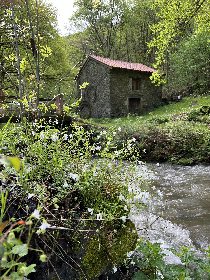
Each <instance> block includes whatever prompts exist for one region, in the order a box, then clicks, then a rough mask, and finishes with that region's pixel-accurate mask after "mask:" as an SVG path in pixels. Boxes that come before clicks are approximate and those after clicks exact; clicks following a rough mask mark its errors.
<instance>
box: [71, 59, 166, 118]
mask: <svg viewBox="0 0 210 280" xmlns="http://www.w3.org/2000/svg"><path fill="white" fill-rule="evenodd" d="M154 71H155V70H154V69H152V68H150V67H148V66H145V65H143V64H140V63H130V62H124V61H119V60H111V59H109V58H104V57H100V56H95V55H91V56H89V57H88V58H87V59H86V61H85V62H84V64H83V66H82V67H81V69H80V71H79V73H78V75H77V77H76V80H77V87H78V95H79V96H82V101H81V105H80V115H81V117H85V118H88V117H92V118H101V117H103V118H109V117H119V116H126V115H128V114H129V113H130V114H137V115H140V114H143V113H145V112H146V111H149V110H151V109H152V108H154V107H157V106H158V105H160V104H161V97H162V94H161V88H160V87H156V86H155V85H154V84H152V83H151V81H150V78H149V77H150V75H151V74H152V73H153V72H154ZM84 82H87V83H89V84H88V86H87V87H86V88H84V89H80V87H79V86H80V85H82V84H83V83H84Z"/></svg>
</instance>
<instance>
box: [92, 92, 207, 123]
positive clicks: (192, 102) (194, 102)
mask: <svg viewBox="0 0 210 280" xmlns="http://www.w3.org/2000/svg"><path fill="white" fill-rule="evenodd" d="M204 105H210V96H208V95H206V96H197V97H185V98H183V99H182V100H181V101H179V102H173V103H170V104H168V105H163V106H160V107H158V108H156V109H154V110H153V111H151V112H149V113H146V114H145V115H142V116H127V117H121V118H113V119H109V118H104V119H102V118H101V119H91V120H90V122H91V123H92V124H97V125H99V124H100V125H101V126H104V127H108V128H110V127H113V128H117V127H123V126H130V125H132V126H133V127H138V126H141V125H142V124H143V123H144V122H147V121H151V120H152V119H154V118H171V117H173V116H174V115H179V114H182V113H185V112H186V113H189V112H190V111H191V110H192V109H196V108H198V107H200V106H204Z"/></svg>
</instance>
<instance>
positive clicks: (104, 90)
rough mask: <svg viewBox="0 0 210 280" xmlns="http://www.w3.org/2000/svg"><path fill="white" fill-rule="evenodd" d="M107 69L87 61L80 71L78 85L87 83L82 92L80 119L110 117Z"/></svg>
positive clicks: (97, 63) (95, 62) (91, 60)
mask: <svg viewBox="0 0 210 280" xmlns="http://www.w3.org/2000/svg"><path fill="white" fill-rule="evenodd" d="M109 71H110V69H109V67H107V66H106V65H104V64H102V63H99V62H97V61H95V60H94V59H88V60H87V61H86V63H85V64H84V66H83V68H82V69H81V71H80V74H79V76H78V79H77V85H78V92H80V94H81V90H79V85H82V84H83V83H84V82H88V83H89V85H88V86H87V88H86V89H83V90H82V102H81V106H80V115H81V117H85V118H87V117H93V118H101V117H110V113H111V108H110V75H109Z"/></svg>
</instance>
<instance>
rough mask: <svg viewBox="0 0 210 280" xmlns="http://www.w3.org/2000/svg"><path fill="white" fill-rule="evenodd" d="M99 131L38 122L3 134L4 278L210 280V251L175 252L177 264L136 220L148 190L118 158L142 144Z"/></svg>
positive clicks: (0, 269)
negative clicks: (120, 144)
mask: <svg viewBox="0 0 210 280" xmlns="http://www.w3.org/2000/svg"><path fill="white" fill-rule="evenodd" d="M118 132H119V133H120V132H121V131H120V129H118ZM94 133H95V131H94V130H92V129H89V130H88V129H84V126H81V125H79V124H78V123H72V126H71V129H70V130H69V129H67V130H64V129H62V130H58V129H57V128H53V127H52V125H51V126H48V125H46V126H43V123H38V122H36V123H24V122H23V123H20V125H15V124H9V123H8V124H6V125H5V126H4V127H3V128H2V129H1V130H0V143H1V145H0V149H1V165H0V168H1V171H0V183H1V199H0V209H1V211H0V214H1V215H0V219H1V220H0V257H1V261H0V276H2V279H7V278H9V279H18V280H19V279H20V280H22V279H23V278H24V277H27V276H28V275H29V277H30V279H31V280H33V279H37V277H38V278H39V279H40V280H42V279H43V280H46V279H48V280H52V279H57V278H59V279H62V280H68V279H75V280H79V279H84V280H85V279H86V280H96V279H106V278H108V279H111V280H112V279H113V280H116V279H117V280H125V279H127V280H131V279H132V280H136V279H139V278H140V279H142V277H144V278H145V279H149V280H150V279H159V276H158V275H163V277H165V278H166V279H174V277H177V279H178V278H180V277H181V275H184V276H186V277H187V276H189V277H190V276H192V277H194V276H195V277H194V278H192V279H196V280H198V279H200V280H204V279H208V276H209V271H208V267H209V258H208V255H207V253H206V252H204V255H205V256H206V257H204V258H203V257H202V259H201V258H197V256H195V255H194V252H193V251H191V249H190V248H187V249H185V250H181V252H179V251H178V250H176V251H174V252H175V253H174V254H175V255H177V258H176V260H177V261H178V263H177V262H176V263H167V262H166V261H165V259H164V253H163V250H162V248H161V246H162V245H161V244H159V243H154V244H153V243H152V242H150V241H149V240H147V239H146V238H144V237H143V236H141V234H140V232H141V229H140V232H139V229H138V228H137V227H135V224H134V222H132V220H131V216H130V215H135V213H134V212H133V209H134V208H137V209H139V210H140V212H142V211H143V209H145V207H146V203H147V201H148V198H149V196H148V192H147V190H146V186H147V184H146V183H145V181H144V180H143V179H142V176H141V175H142V174H138V172H136V168H137V167H138V166H137V165H136V164H135V163H132V162H129V164H127V163H125V162H123V161H122V160H120V159H122V158H124V157H127V156H129V154H128V152H129V153H130V154H132V153H133V148H134V145H133V144H135V143H136V141H137V140H136V139H135V140H134V139H131V140H128V142H127V143H126V145H125V146H123V147H122V149H120V148H119V147H116V145H115V144H114V143H115V142H114V141H116V137H115V136H116V134H117V132H116V131H110V132H109V133H108V132H107V130H105V129H104V130H103V129H101V130H100V131H98V132H97V133H95V135H94ZM94 155H97V157H95V159H94V160H93V156H94ZM148 227H150V225H148ZM144 230H146V231H147V226H145V227H144ZM157 230H159V229H157ZM160 230H161V229H160ZM186 245H188V244H186ZM171 250H173V248H171ZM189 254H190V255H191V259H190V260H189V262H188V263H187V264H186V263H185V259H186V256H187V255H189ZM192 263H193V266H194V267H196V269H197V268H199V272H198V273H197V272H195V271H194V270H192V269H191V267H192ZM200 264H201V265H200ZM174 275H175V276H174ZM197 275H199V277H200V278H199V277H197ZM172 276H173V277H172Z"/></svg>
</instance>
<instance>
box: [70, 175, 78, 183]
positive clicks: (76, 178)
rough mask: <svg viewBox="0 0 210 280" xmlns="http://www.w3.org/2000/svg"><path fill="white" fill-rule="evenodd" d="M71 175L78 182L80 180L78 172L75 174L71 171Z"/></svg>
mask: <svg viewBox="0 0 210 280" xmlns="http://www.w3.org/2000/svg"><path fill="white" fill-rule="evenodd" d="M69 177H70V178H71V179H72V180H74V181H75V182H77V181H78V180H79V175H78V174H74V173H69Z"/></svg>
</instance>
